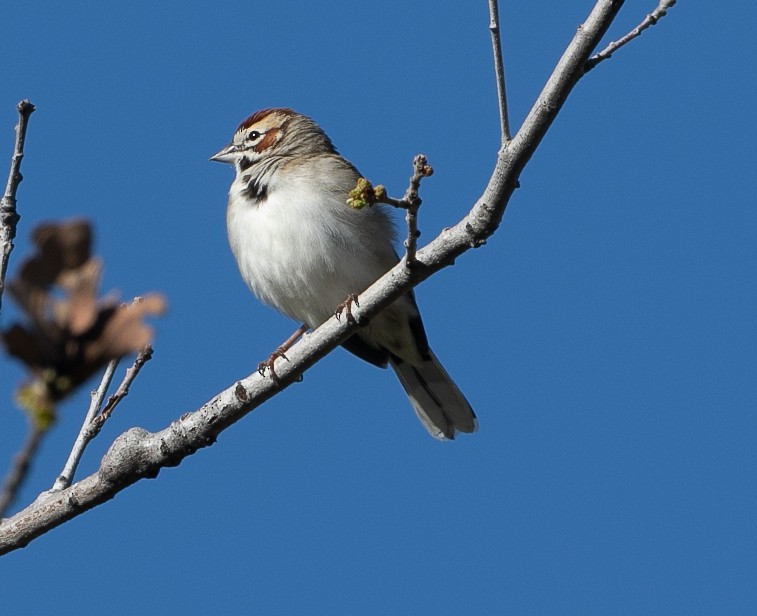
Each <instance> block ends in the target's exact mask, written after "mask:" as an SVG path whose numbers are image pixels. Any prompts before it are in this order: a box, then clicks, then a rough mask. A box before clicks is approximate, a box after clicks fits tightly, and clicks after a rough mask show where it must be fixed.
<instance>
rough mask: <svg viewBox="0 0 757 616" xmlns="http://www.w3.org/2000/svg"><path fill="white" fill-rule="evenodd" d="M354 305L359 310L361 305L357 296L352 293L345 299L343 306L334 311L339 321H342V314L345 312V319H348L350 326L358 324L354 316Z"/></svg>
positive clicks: (340, 305)
mask: <svg viewBox="0 0 757 616" xmlns="http://www.w3.org/2000/svg"><path fill="white" fill-rule="evenodd" d="M352 304H355V306H357V307H358V308H360V304H359V303H358V301H357V294H355V293H350V294H349V295H348V296H347V299H345V300H344V301H343V302H342V303H341V304H339V305H338V306H337V307H336V310H335V311H334V316H335V317H336V320H337V321H341V320H342V312H344V315H345V318H346V319H347V323H349V324H350V325H354V324H356V323H357V321H356V320H355V317H353V316H352Z"/></svg>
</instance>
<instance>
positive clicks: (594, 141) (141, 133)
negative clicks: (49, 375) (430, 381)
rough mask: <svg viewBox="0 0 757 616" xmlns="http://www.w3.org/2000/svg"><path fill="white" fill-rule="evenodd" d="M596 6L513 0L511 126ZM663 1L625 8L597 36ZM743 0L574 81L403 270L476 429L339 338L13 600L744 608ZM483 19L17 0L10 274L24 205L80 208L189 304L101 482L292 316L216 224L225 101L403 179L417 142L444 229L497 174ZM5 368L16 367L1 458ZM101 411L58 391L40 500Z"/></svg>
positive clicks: (19, 421)
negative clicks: (422, 256) (16, 186)
mask: <svg viewBox="0 0 757 616" xmlns="http://www.w3.org/2000/svg"><path fill="white" fill-rule="evenodd" d="M592 5H593V3H592V2H591V1H588V0H582V1H580V2H565V3H558V2H556V3H546V4H545V3H533V2H525V1H520V2H506V1H505V0H501V7H500V9H501V11H502V16H503V29H504V43H503V45H504V49H505V63H506V71H507V76H508V87H509V92H508V94H509V98H510V103H511V111H512V120H513V124H514V125H515V126H516V127H517V125H518V124H519V123H520V121H521V120H522V118H523V117H524V116H525V114H526V113H527V110H528V108H529V106H530V105H531V103H532V102H533V100H534V98H535V96H536V95H537V93H538V91H539V89H540V88H541V86H542V84H543V83H544V81H545V80H546V78H547V76H548V74H549V71H550V70H551V69H552V67H553V66H554V64H555V62H556V59H557V58H558V56H559V54H560V53H561V52H562V50H563V48H564V46H565V44H566V43H567V42H568V40H569V39H570V37H571V36H572V34H573V32H574V31H575V27H576V26H577V25H578V24H579V23H580V22H581V21H582V20H583V19H584V18H585V16H586V15H587V14H588V12H589V10H590V8H591V6H592ZM653 5H654V2H653V1H652V0H649V1H646V2H642V1H641V0H628V1H627V2H626V5H625V7H624V8H623V10H622V12H621V15H620V17H619V19H618V20H617V22H616V25H615V26H614V28H613V30H612V32H611V35H610V36H611V37H612V36H613V35H614V36H615V37H617V36H619V35H620V34H623V33H625V32H626V31H627V30H628V29H630V28H631V27H632V26H633V25H635V24H636V23H637V22H638V21H639V20H640V19H641V18H642V17H643V15H644V14H645V13H646V12H648V11H649V10H651V9H652V8H653ZM728 6H729V8H728V13H727V14H724V15H720V16H719V17H718V16H714V15H713V11H714V9H712V7H710V8H709V9H708V10H705V9H704V8H703V7H698V10H697V3H693V4H692V3H689V2H679V3H678V6H677V7H675V8H674V9H673V11H672V12H671V14H670V15H669V17H667V18H666V19H665V20H664V21H663V22H662V23H661V24H660V25H658V26H656V27H655V28H653V29H651V30H650V31H648V32H646V33H645V34H644V35H643V36H642V38H641V39H639V40H638V41H636V42H634V43H633V44H632V45H631V46H630V47H628V48H626V49H624V50H623V51H621V52H619V53H618V54H617V55H616V56H615V57H614V58H613V59H611V60H610V61H609V62H606V63H604V64H603V65H601V66H600V67H598V68H597V69H596V70H595V71H593V72H592V73H591V74H589V75H588V76H587V77H586V78H585V79H584V80H583V81H582V82H581V83H580V84H579V85H578V87H577V89H576V90H575V91H574V93H573V94H572V96H571V97H570V99H569V100H568V103H567V105H566V106H565V108H564V109H563V111H562V112H561V113H560V115H559V117H558V119H557V122H556V123H555V124H554V126H553V127H552V129H551V130H550V132H549V133H548V135H547V137H546V138H545V140H544V142H543V144H542V146H541V147H540V148H539V150H538V151H537V153H536V155H535V156H534V158H533V159H532V161H531V162H530V163H529V165H528V167H527V168H526V170H525V171H524V173H523V175H522V177H521V188H520V189H519V190H518V191H516V193H515V195H514V197H513V199H512V201H511V203H510V206H509V208H508V210H507V213H506V215H505V218H504V220H503V223H502V226H501V228H500V229H499V231H498V233H497V234H496V235H495V236H494V237H493V238H492V239H491V240H490V241H489V243H488V244H487V245H486V246H485V247H483V248H481V249H479V250H476V251H473V252H470V253H467V254H466V255H465V256H464V257H462V258H460V259H459V260H458V262H457V264H456V265H455V267H453V268H449V269H447V270H446V271H444V272H441V273H440V274H439V275H437V276H435V277H433V278H432V279H430V280H429V281H427V282H426V283H424V284H423V285H422V286H421V287H420V288H419V289H418V290H417V295H418V300H419V304H420V306H421V310H422V313H423V315H424V320H425V323H426V328H427V330H428V334H429V338H430V341H431V343H432V345H433V347H434V349H435V351H436V354H437V355H438V356H439V358H440V359H441V360H442V361H443V362H444V364H445V366H446V367H447V369H448V371H449V372H450V373H451V374H452V375H453V376H454V377H455V379H456V381H457V382H458V384H459V386H460V388H461V389H462V390H463V391H464V392H465V393H466V395H467V397H468V398H469V400H470V401H471V403H472V405H473V406H474V408H475V409H476V411H477V413H478V416H479V420H480V430H479V432H478V433H477V434H475V435H473V436H463V437H461V438H460V439H459V440H458V441H456V442H454V443H438V442H436V441H434V440H432V439H431V438H430V437H428V436H427V435H426V433H425V432H424V430H423V429H422V428H421V426H420V425H419V424H418V422H417V420H416V419H415V417H414V415H413V413H412V411H411V410H410V407H409V405H408V404H407V401H406V399H405V398H404V395H403V393H402V390H401V388H400V386H399V384H398V383H397V382H396V381H395V378H394V376H393V375H392V374H391V373H390V372H388V371H381V370H377V369H375V368H374V367H372V366H369V365H368V364H364V363H362V362H360V361H359V360H358V359H356V358H354V357H352V356H351V355H349V354H348V353H346V352H344V351H342V350H338V351H336V352H334V353H333V354H332V355H330V356H329V357H328V358H326V359H325V360H324V361H322V362H321V363H320V364H318V366H316V367H315V368H313V369H312V370H311V371H309V372H308V373H307V374H306V375H305V379H304V381H303V382H302V383H301V384H298V385H297V386H294V387H291V388H290V389H289V390H288V391H286V392H285V393H284V394H283V395H281V396H278V397H277V398H275V399H274V400H272V401H271V402H270V403H268V404H266V405H265V406H264V407H262V408H260V409H259V410H257V411H255V412H254V413H253V414H251V415H249V416H248V417H247V418H245V419H244V420H243V421H241V422H240V423H239V424H237V425H235V426H233V427H232V428H231V429H230V430H228V431H227V432H226V433H224V434H223V435H221V437H220V438H219V440H218V442H217V443H216V444H215V445H214V446H213V447H211V448H209V449H205V450H203V451H200V452H198V453H197V454H195V455H194V456H192V457H191V458H189V459H187V460H185V461H184V462H183V463H182V464H181V466H179V467H178V468H174V469H167V470H164V471H163V472H161V474H160V476H159V477H158V478H157V479H156V480H150V481H142V482H140V483H139V484H137V485H135V486H133V487H131V488H129V489H128V490H126V491H125V492H123V493H121V494H119V495H118V496H117V497H116V498H115V500H114V501H111V502H109V503H107V504H105V505H103V506H101V507H98V508H96V509H95V510H93V511H91V512H88V513H87V514H85V515H83V516H81V517H79V518H77V519H76V520H74V521H72V522H70V523H68V524H65V525H64V526H63V527H61V528H58V529H56V530H54V531H53V532H51V533H49V534H48V535H46V536H44V537H42V538H40V539H38V540H36V541H35V542H34V543H32V544H31V545H30V546H29V547H27V548H26V549H24V550H21V551H18V552H16V553H13V554H10V555H8V556H5V557H3V558H2V559H0V596H1V597H2V604H3V607H4V612H7V613H8V614H11V613H13V614H20V613H28V614H41V613H51V612H55V613H66V611H65V610H66V609H67V608H66V607H61V605H62V604H63V605H64V606H66V605H67V606H70V609H71V611H70V612H69V613H74V612H76V613H86V612H87V611H88V610H90V608H88V607H86V606H93V607H92V608H91V611H94V610H95V609H97V611H101V609H102V607H103V606H107V610H108V612H109V613H111V614H132V613H135V610H136V609H140V610H144V611H151V612H153V611H154V612H156V613H157V612H161V613H169V614H170V613H180V612H181V613H203V612H209V613H261V614H293V613H302V614H305V613H307V614H312V613H324V614H326V613H328V614H391V613H394V614H431V613H433V614H501V613H516V614H540V615H544V614H640V613H644V614H696V613H702V614H712V613H729V614H748V613H754V611H755V609H757V590H755V585H754V575H755V571H757V537H756V536H755V525H754V510H755V506H757V496H756V494H757V481H756V480H755V469H756V468H757V464H756V463H757V454H756V453H755V452H757V447H755V436H756V435H757V419H756V417H755V411H756V410H757V386H756V385H755V376H756V375H755V342H757V322H756V321H757V320H756V319H755V302H756V301H757V283H756V282H755V268H754V262H755V259H754V257H755V240H756V239H757V234H756V233H755V232H756V231H757V213H756V212H755V196H754V195H755V193H756V192H757V186H756V184H757V182H755V173H754V165H755V148H754V144H755V142H757V134H755V133H756V132H757V131H756V130H755V123H754V122H753V121H752V120H751V118H752V115H753V111H752V101H753V99H754V97H755V94H757V88H756V87H755V81H754V77H753V75H752V72H751V69H752V64H753V59H754V57H755V51H757V50H756V49H755V43H754V37H753V32H754V30H755V26H757V23H756V22H757V19H756V17H757V10H756V9H755V8H753V6H752V4H751V3H746V2H744V1H736V2H732V3H729V5H728ZM692 9H693V10H692ZM724 12H725V11H724ZM487 23H488V22H487V12H486V2H484V1H483V0H481V1H479V2H475V3H474V2H465V3H463V2H459V3H440V4H439V6H434V7H433V9H429V8H428V6H427V4H425V3H405V2H398V1H394V0H388V1H386V2H383V3H360V4H356V3H352V2H344V1H336V2H331V3H304V2H302V3H300V2H294V1H290V0H283V1H279V2H275V3H274V2H269V3H250V2H238V1H229V2H225V3H222V4H211V3H205V4H204V5H200V4H199V3H195V4H193V5H192V6H189V5H187V4H186V3H179V2H163V3H160V4H158V3H147V2H133V3H129V4H128V5H127V4H122V5H119V6H108V7H106V8H103V5H101V4H94V3H78V4H76V5H75V6H64V5H63V4H60V3H52V2H40V3H36V4H29V3H23V4H22V3H7V4H6V6H4V7H3V10H2V36H0V75H2V83H3V87H2V88H1V89H0V148H1V149H0V162H2V161H6V162H5V163H2V164H3V167H2V168H3V169H5V168H6V167H5V165H7V161H8V159H9V155H10V151H11V143H12V137H13V132H12V130H13V125H14V123H15V121H16V116H15V104H16V102H17V101H18V100H19V99H21V98H24V97H28V98H29V99H31V101H32V102H33V103H35V104H36V105H37V112H36V113H35V114H34V115H33V116H32V120H31V125H30V128H29V136H28V141H27V156H26V158H25V160H24V166H23V171H24V175H25V181H24V182H23V184H22V185H21V188H20V190H19V195H18V198H19V208H20V213H21V215H22V221H21V224H20V226H19V240H18V242H17V246H16V251H15V252H14V253H13V261H12V264H11V271H13V268H14V266H16V265H18V263H19V262H20V258H21V257H22V256H23V255H24V254H25V253H26V251H27V249H28V241H27V238H28V234H29V232H30V230H31V229H32V228H33V226H34V225H35V224H36V223H37V222H39V221H42V220H49V219H51V218H52V219H57V218H69V217H72V216H82V215H83V216H86V217H89V218H91V219H92V220H93V221H94V224H95V227H96V232H97V248H96V250H97V253H98V254H99V255H101V256H102V258H103V259H104V261H105V276H104V288H105V289H117V290H118V291H119V292H120V293H121V295H122V296H123V297H125V298H129V297H132V296H134V295H136V294H140V293H145V292H148V291H160V292H162V293H164V294H165V295H166V296H167V298H168V301H169V303H170V312H169V314H168V315H167V316H165V317H164V318H162V319H160V320H158V321H157V322H156V329H157V337H156V340H155V348H156V353H155V357H154V359H153V361H152V362H150V364H149V365H148V366H147V367H146V368H145V370H144V371H143V373H142V374H141V375H140V377H139V379H138V381H137V383H136V385H135V386H134V387H133V389H132V393H131V394H130V396H129V398H128V399H127V401H126V402H125V404H123V406H121V407H120V408H119V409H118V411H117V413H116V415H115V416H114V417H113V418H112V420H111V421H110V422H109V424H108V425H107V426H106V428H105V430H104V431H103V433H102V434H101V436H100V437H99V438H98V439H97V440H96V441H95V442H94V443H93V444H92V446H91V448H90V449H89V450H88V451H87V455H86V456H85V459H84V461H83V463H82V468H81V471H80V476H84V474H86V473H89V472H92V471H93V470H94V469H95V468H96V465H97V462H98V460H99V458H100V456H101V455H102V453H103V451H104V449H105V448H106V447H107V445H108V444H109V443H110V442H111V441H112V439H113V438H115V436H116V435H117V434H119V433H121V432H122V431H123V430H125V429H127V428H129V427H131V426H134V425H139V426H143V427H145V428H147V429H150V430H155V429H160V428H163V427H165V426H166V425H167V424H168V423H170V421H171V420H172V419H173V418H175V417H177V416H178V415H180V414H181V413H184V412H186V411H190V410H193V409H195V408H197V407H198V406H199V405H201V404H202V403H203V402H205V401H206V400H207V399H208V398H210V397H211V396H212V395H213V394H215V393H216V392H217V391H219V390H220V389H222V388H224V387H226V386H227V385H229V384H231V383H233V382H234V381H235V380H236V379H238V378H240V377H242V376H244V375H247V374H249V373H250V372H252V371H253V370H254V367H255V366H256V365H257V363H258V361H260V360H261V359H263V358H265V357H266V356H267V355H268V353H269V352H270V351H271V350H272V349H273V348H274V347H275V346H276V345H277V344H279V343H280V342H281V341H282V340H283V339H284V338H286V337H287V336H288V335H289V333H291V331H293V329H294V328H295V327H296V324H294V323H292V322H289V321H287V320H286V319H285V318H284V317H281V316H280V315H278V314H276V313H275V312H273V311H271V310H270V309H267V308H265V307H263V306H261V305H259V304H258V303H257V302H256V301H255V300H254V298H253V297H252V296H251V295H250V294H249V292H248V291H247V289H246V288H245V286H244V285H243V283H242V282H241V280H240V279H239V277H238V274H237V271H236V267H235V265H234V262H233V259H232V257H231V254H230V251H229V249H228V247H227V244H226V238H225V228H224V207H225V199H226V190H227V188H228V184H229V182H230V181H231V171H230V170H229V169H228V168H225V167H223V166H221V165H218V164H214V163H210V162H208V161H207V159H208V157H209V156H210V155H211V154H213V153H214V152H216V151H217V150H218V149H219V148H220V147H221V146H223V145H225V144H226V143H227V142H228V140H229V138H230V137H231V134H232V132H233V130H234V128H235V127H236V125H237V124H238V122H239V121H240V120H241V119H242V118H244V117H245V116H247V115H248V114H250V113H251V112H252V111H254V110H256V109H259V108H262V107H268V106H290V107H293V108H295V109H297V110H298V111H301V112H303V113H306V114H308V115H310V116H312V117H313V118H315V119H316V120H317V121H318V122H319V123H320V124H321V125H322V126H323V127H324V128H325V129H326V130H327V132H328V133H329V135H330V136H331V137H332V139H333V141H334V142H335V144H336V145H337V147H338V148H339V150H340V151H341V152H342V153H343V154H344V155H345V156H346V157H348V158H349V159H350V160H352V161H353V162H354V163H355V164H356V165H357V166H358V168H359V169H360V170H361V171H362V173H363V174H365V175H366V176H367V177H369V178H370V179H372V180H374V181H375V182H381V183H384V184H386V185H387V186H388V188H389V189H390V191H391V192H393V193H395V194H398V193H401V191H402V190H404V187H405V183H406V179H407V177H408V175H409V171H410V161H411V160H412V156H413V155H414V154H416V153H418V152H424V153H425V154H426V155H427V156H428V157H429V160H430V162H431V164H433V166H434V168H435V170H436V173H435V175H434V176H433V178H431V179H429V180H427V181H426V182H424V185H423V192H422V196H423V199H424V205H423V208H422V209H421V219H420V225H421V229H422V231H423V236H422V238H421V240H424V239H426V240H427V239H430V238H432V237H434V235H435V234H436V233H437V232H438V231H439V230H441V229H442V228H443V227H445V226H447V225H450V224H453V223H454V222H456V221H457V220H459V218H460V217H461V216H462V215H463V214H464V213H465V212H466V211H467V209H468V208H469V207H470V205H471V203H472V202H473V201H474V200H475V199H476V198H477V197H478V196H479V194H480V193H481V191H482V189H483V186H484V184H485V182H486V179H487V178H488V175H489V173H490V172H491V170H492V168H493V165H494V156H495V152H496V149H497V145H498V133H497V130H498V128H497V127H498V119H497V111H496V102H495V91H494V84H493V79H492V76H491V73H492V71H491V51H490V48H489V35H488V31H487ZM3 173H5V172H3ZM2 177H5V176H4V175H3V176H2ZM15 314H16V313H15V311H14V309H13V307H12V306H11V305H10V303H9V302H5V304H4V306H3V314H2V317H1V319H2V324H3V325H7V324H8V323H10V322H11V321H12V320H13V319H14V316H15ZM20 377H21V372H20V370H19V369H18V368H17V367H16V366H15V365H13V364H11V363H10V362H9V361H8V360H7V359H5V358H1V359H0V383H2V385H3V391H2V395H3V398H4V400H5V402H4V404H2V409H3V411H2V413H1V414H0V434H2V438H0V469H3V472H4V468H5V465H6V464H7V462H8V461H9V460H10V458H11V456H12V455H13V453H14V452H15V450H16V449H17V448H18V446H19V444H20V442H21V440H22V438H23V435H24V431H25V420H24V418H23V416H22V415H21V414H20V413H19V412H17V411H16V410H15V409H14V408H13V405H12V402H11V391H12V388H13V386H14V385H15V383H16V382H17V381H18V380H19V379H20ZM85 389H87V388H85ZM86 403H87V392H86V391H83V392H82V393H81V394H80V395H79V396H77V397H76V398H75V399H73V400H72V401H70V402H68V403H67V404H65V405H64V406H63V407H62V408H61V409H60V420H59V422H58V425H57V426H56V428H55V430H54V431H53V432H52V433H51V434H50V435H49V436H48V437H47V440H46V441H45V443H44V446H43V449H42V451H41V453H40V456H39V458H38V460H37V461H36V464H35V466H34V469H33V472H32V474H31V477H30V479H29V484H28V486H27V488H26V489H25V490H24V492H23V494H22V495H21V501H23V502H24V503H25V502H28V501H29V500H30V499H32V498H33V496H34V495H35V494H36V493H38V492H39V491H40V490H43V489H47V488H48V487H49V486H50V485H51V484H52V482H53V480H54V478H55V476H56V474H57V473H58V472H59V470H60V469H61V467H62V465H63V463H64V461H65V457H66V454H67V452H68V450H69V448H70V444H71V443H72V442H73V439H74V436H75V433H76V431H77V430H78V426H79V424H80V422H81V417H82V415H83V412H84V410H85V408H86ZM82 605H84V606H85V607H83V608H82V607H81V606H82ZM95 606H98V607H97V608H95Z"/></svg>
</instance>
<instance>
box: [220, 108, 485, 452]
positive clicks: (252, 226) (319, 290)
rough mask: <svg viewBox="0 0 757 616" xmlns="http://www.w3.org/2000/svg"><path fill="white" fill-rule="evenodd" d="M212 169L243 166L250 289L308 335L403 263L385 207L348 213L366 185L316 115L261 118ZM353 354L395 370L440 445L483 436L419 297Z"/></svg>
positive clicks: (237, 252)
mask: <svg viewBox="0 0 757 616" xmlns="http://www.w3.org/2000/svg"><path fill="white" fill-rule="evenodd" d="M210 160H212V161H219V162H223V163H229V164H231V165H233V166H234V171H235V177H234V180H233V182H232V183H231V187H230V189H229V197H228V205H227V210H226V229H227V233H228V239H229V244H230V246H231V251H232V253H233V254H234V258H235V259H236V262H237V266H238V267H239V272H240V274H241V275H242V278H243V280H244V282H245V283H246V284H247V286H248V287H249V288H250V290H251V291H252V292H253V294H254V295H255V296H256V297H257V298H258V299H259V300H260V301H261V302H263V303H264V304H266V305H268V306H271V307H273V308H275V309H276V310H278V311H279V312H281V313H283V314H285V315H286V316H288V317H290V318H292V319H294V320H296V321H299V322H300V323H302V324H303V331H304V329H305V328H309V329H314V328H316V327H318V325H320V324H321V323H323V322H324V321H326V320H327V319H329V318H331V317H332V316H334V314H335V310H336V309H337V307H338V306H343V305H344V302H345V300H346V298H349V297H355V296H356V294H359V293H361V292H363V291H364V290H365V289H367V288H368V287H369V286H370V285H371V284H373V283H374V282H375V281H376V280H378V278H380V277H381V276H382V275H384V274H385V273H386V272H387V271H389V270H390V269H391V268H392V267H394V266H395V265H396V264H397V262H398V260H399V258H398V255H397V252H396V251H395V249H394V242H395V229H394V226H393V223H392V220H391V218H390V215H389V213H388V210H387V208H386V206H383V205H380V204H376V205H373V206H370V207H364V208H362V209H354V208H352V207H350V206H349V205H347V199H348V194H349V192H350V191H351V190H352V189H354V188H355V186H356V183H357V180H358V179H359V178H361V177H362V176H361V174H360V173H359V172H358V170H357V169H356V168H355V166H354V165H353V164H352V163H350V162H349V161H348V160H346V159H345V158H343V157H342V156H340V155H339V153H338V152H337V150H336V149H335V147H334V145H333V144H332V142H331V140H330V139H329V137H328V136H327V135H326V133H325V132H324V131H323V129H322V128H321V127H320V126H319V125H318V124H316V122H315V121H313V120H312V119H310V118H309V117H307V116H304V115H301V114H299V113H296V112H295V111H292V110H291V109H284V108H274V109H263V110H261V111H257V112H255V113H253V114H252V115H251V116H249V117H248V118H247V119H245V120H244V121H243V122H242V123H241V124H240V125H239V127H238V128H237V130H236V132H235V133H234V136H233V138H232V140H231V143H230V144H229V145H228V146H226V147H225V148H223V149H222V150H221V151H220V152H218V153H216V154H215V155H213V156H212V157H211V159H210ZM347 307H348V308H349V303H347ZM342 346H343V347H344V348H346V349H347V350H348V351H350V352H352V353H354V354H355V355H357V356H358V357H360V358H361V359H364V360H365V361H367V362H369V363H371V364H373V365H375V366H379V367H382V368H385V367H387V366H391V367H392V368H393V370H394V372H395V374H396V375H397V377H398V378H399V381H400V383H401V384H402V387H403V388H404V390H405V393H406V394H407V397H408V398H409V400H410V404H411V406H412V408H413V410H414V411H415V413H416V415H417V416H418V419H419V420H420V421H421V423H422V424H423V426H424V427H425V428H426V430H427V431H428V432H429V433H430V434H431V435H432V436H434V437H435V438H438V439H442V440H444V439H453V438H454V437H455V435H456V434H457V433H458V432H474V431H475V430H476V429H477V426H478V424H477V420H476V415H475V413H474V412H473V409H472V408H471V406H470V404H469V403H468V401H467V400H466V399H465V396H463V394H462V393H461V392H460V390H459V389H458V387H457V385H455V383H454V382H453V381H452V379H451V378H450V376H449V375H448V374H447V372H446V370H445V369H444V368H443V367H442V365H441V364H440V363H439V360H438V359H437V358H436V355H434V353H433V351H432V350H431V348H430V347H429V344H428V340H427V338H426V332H425V330H424V327H423V322H422V320H421V316H420V313H419V312H418V306H417V304H416V301H415V296H414V294H413V293H412V292H408V293H406V294H405V295H404V296H402V297H400V298H399V299H398V300H397V301H395V302H394V303H393V304H391V305H389V306H388V307H386V308H384V309H383V310H382V311H381V312H379V313H378V314H377V315H375V316H374V317H373V318H372V319H371V320H370V321H369V322H368V323H367V325H365V326H364V327H362V328H361V329H359V330H358V331H357V332H356V333H355V334H353V335H352V336H351V337H350V338H348V339H347V340H346V341H345V342H344V343H343V345H342Z"/></svg>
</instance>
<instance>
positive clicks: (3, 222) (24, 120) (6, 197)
mask: <svg viewBox="0 0 757 616" xmlns="http://www.w3.org/2000/svg"><path fill="white" fill-rule="evenodd" d="M16 109H18V124H16V142H15V145H14V146H13V156H12V158H11V169H10V173H9V174H8V182H7V184H6V185H5V193H4V194H3V198H2V200H0V307H2V303H3V291H4V290H5V273H6V272H7V271H8V260H9V259H10V256H11V251H12V250H13V240H14V239H15V237H16V225H17V224H18V221H19V218H20V216H19V215H18V212H17V211H16V191H17V190H18V185H19V184H20V183H21V180H23V176H22V175H21V159H22V158H23V157H24V141H25V140H26V126H27V124H28V122H29V116H30V115H31V114H32V112H33V111H34V105H32V104H31V103H30V102H29V101H27V100H23V101H21V102H19V103H18V105H16Z"/></svg>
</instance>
